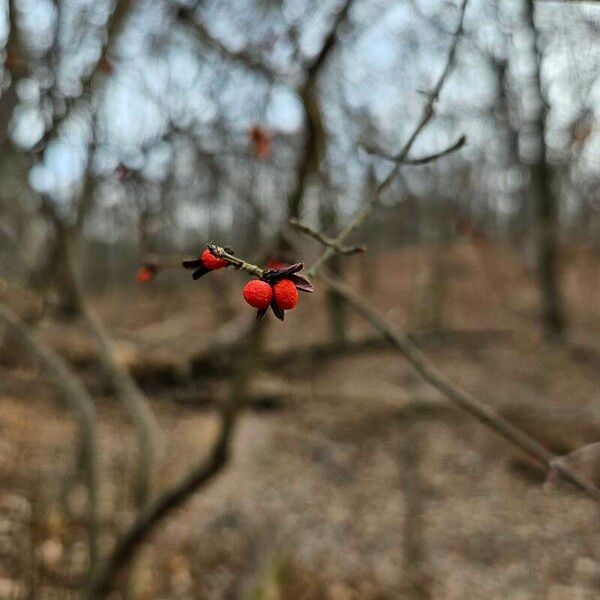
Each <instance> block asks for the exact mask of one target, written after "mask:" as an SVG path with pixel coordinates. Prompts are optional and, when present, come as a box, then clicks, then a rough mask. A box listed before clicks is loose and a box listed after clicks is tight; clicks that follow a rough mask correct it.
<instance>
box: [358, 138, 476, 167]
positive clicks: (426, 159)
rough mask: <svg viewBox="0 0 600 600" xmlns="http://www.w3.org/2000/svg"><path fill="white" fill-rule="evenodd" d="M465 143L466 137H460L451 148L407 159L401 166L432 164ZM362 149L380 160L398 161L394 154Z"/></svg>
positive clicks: (366, 147)
mask: <svg viewBox="0 0 600 600" xmlns="http://www.w3.org/2000/svg"><path fill="white" fill-rule="evenodd" d="M466 143H467V136H466V135H461V136H460V137H459V138H458V140H456V142H454V143H453V144H452V145H451V146H448V147H447V148H446V149H445V150H440V151H439V152H435V153H433V154H428V155H426V156H422V157H420V158H407V159H405V160H404V161H403V162H402V165H404V166H413V167H416V166H421V165H426V164H427V163H430V162H434V161H436V160H438V159H440V158H443V157H444V156H448V155H449V154H452V153H453V152H456V151H457V150H460V148H462V147H463V146H464V145H465V144H466ZM363 147H364V149H365V150H366V151H367V152H368V153H369V154H376V155H377V156H381V157H382V158H385V159H387V160H392V161H394V162H395V163H397V162H398V160H399V158H398V156H396V155H394V154H386V153H385V152H383V151H382V150H378V149H377V148H373V147H371V146H363Z"/></svg>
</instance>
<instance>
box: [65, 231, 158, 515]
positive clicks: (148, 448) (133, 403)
mask: <svg viewBox="0 0 600 600" xmlns="http://www.w3.org/2000/svg"><path fill="white" fill-rule="evenodd" d="M65 235H67V240H66V244H65V246H66V248H65V250H66V253H65V257H64V262H65V269H66V271H67V275H68V277H69V279H70V282H71V287H72V289H73V296H74V300H75V302H76V306H77V310H78V311H79V313H80V315H81V316H82V317H83V320H84V321H85V323H86V325H87V326H88V328H89V330H90V332H91V333H92V336H93V337H94V340H95V343H96V349H97V352H98V358H99V359H100V363H101V365H102V368H103V369H104V371H105V372H106V374H107V375H108V377H109V378H110V381H111V383H112V384H113V386H114V389H115V391H116V393H117V395H118V397H119V400H120V401H121V402H122V403H123V406H124V407H125V410H126V411H127V413H128V414H129V416H130V418H131V420H132V421H133V423H134V425H135V427H136V429H137V433H138V440H139V446H140V459H139V468H138V479H137V484H136V490H135V498H136V504H137V505H138V507H141V506H143V505H144V504H145V503H146V502H147V501H148V498H149V496H150V491H151V482H152V471H153V467H154V463H155V458H156V447H157V445H159V444H160V428H159V426H158V423H157V421H156V417H155V416H154V413H153V412H152V409H151V408H150V405H149V403H148V400H147V398H146V396H145V395H144V393H143V392H142V391H141V390H140V388H139V386H138V385H137V383H136V382H135V381H134V380H133V378H132V377H131V375H130V374H129V373H128V372H127V371H126V370H125V368H123V367H121V365H119V363H118V362H117V359H116V356H115V349H114V344H113V341H112V340H111V338H110V335H109V334H108V332H107V330H106V328H105V327H104V325H103V323H102V321H101V320H100V319H99V318H98V316H97V315H96V314H95V312H94V310H93V309H92V307H91V306H90V305H89V303H88V301H87V298H86V296H85V293H84V291H83V286H82V284H81V281H80V277H79V273H78V272H77V268H76V266H75V260H74V258H75V257H74V250H73V244H74V240H73V239H71V236H70V234H69V232H67V233H66V234H65Z"/></svg>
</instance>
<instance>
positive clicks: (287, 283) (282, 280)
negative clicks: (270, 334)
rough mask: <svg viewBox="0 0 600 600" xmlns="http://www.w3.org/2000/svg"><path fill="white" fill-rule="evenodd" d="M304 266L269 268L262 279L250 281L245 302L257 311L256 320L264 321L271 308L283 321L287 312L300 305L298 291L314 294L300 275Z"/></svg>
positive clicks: (306, 280)
mask: <svg viewBox="0 0 600 600" xmlns="http://www.w3.org/2000/svg"><path fill="white" fill-rule="evenodd" d="M303 266H304V265H303V264H302V263H296V264H293V265H289V266H285V267H283V268H281V269H273V268H268V269H266V270H265V271H263V274H262V277H261V279H254V280H252V281H249V282H248V283H247V284H246V285H245V287H244V292H243V293H244V300H246V302H247V303H248V304H249V305H250V306H253V307H254V308H256V309H257V313H256V318H257V319H262V318H263V317H264V316H265V315H266V314H267V310H268V309H269V307H270V308H271V309H272V310H273V313H274V314H275V316H276V317H277V318H278V319H280V320H281V321H283V319H284V317H285V311H286V310H292V309H293V308H295V307H296V305H297V304H298V290H300V291H302V292H312V291H313V286H312V284H311V283H310V281H308V279H306V277H304V276H303V275H299V274H298V271H300V270H302V267H303Z"/></svg>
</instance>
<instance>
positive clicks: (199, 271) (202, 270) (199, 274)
mask: <svg viewBox="0 0 600 600" xmlns="http://www.w3.org/2000/svg"><path fill="white" fill-rule="evenodd" d="M207 273H210V269H207V268H206V267H205V266H204V265H203V264H202V265H201V266H199V267H198V268H197V269H196V270H195V271H194V272H193V273H192V279H194V280H196V279H200V277H202V276H203V275H206V274H207Z"/></svg>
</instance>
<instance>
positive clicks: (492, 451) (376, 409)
mask: <svg viewBox="0 0 600 600" xmlns="http://www.w3.org/2000/svg"><path fill="white" fill-rule="evenodd" d="M565 254H566V252H565ZM432 255H433V253H432V252H426V251H423V249H416V248H406V249H401V250H397V251H394V252H388V253H385V254H381V255H379V256H378V257H377V258H376V259H373V262H370V263H369V262H366V260H367V259H365V260H362V259H359V260H356V261H355V262H354V263H352V270H353V272H352V274H351V277H352V278H353V279H354V280H355V283H356V285H357V286H358V288H359V289H362V290H363V292H362V293H363V294H365V296H368V297H369V298H370V299H371V300H372V302H373V304H374V305H375V306H377V307H378V308H380V309H381V310H383V311H384V312H385V313H386V315H387V316H388V318H389V319H390V320H392V321H393V322H394V323H395V324H397V325H398V327H402V328H410V329H411V330H415V329H419V328H423V327H425V328H426V329H427V330H428V332H429V333H430V334H431V335H429V334H428V335H425V336H423V339H422V343H421V345H422V348H423V349H424V350H425V352H426V353H427V355H428V356H429V357H430V358H431V360H432V361H433V362H434V363H435V364H436V365H437V366H438V367H439V368H440V369H442V370H443V371H444V372H445V373H446V374H448V376H449V377H450V378H451V379H452V380H453V381H454V382H456V383H457V384H459V385H460V386H461V387H463V388H464V389H466V390H468V391H470V392H471V393H473V394H474V395H476V396H477V397H479V398H480V399H482V400H484V401H485V402H487V403H489V404H490V405H492V406H495V407H497V408H498V409H499V410H501V411H502V412H503V414H505V415H506V416H507V417H508V418H510V419H511V420H513V421H514V422H516V423H518V424H519V425H520V426H521V427H523V428H525V429H526V430H527V431H529V432H530V433H531V434H532V435H534V436H535V437H536V438H537V439H539V440H540V441H542V442H543V443H544V444H546V445H547V446H548V447H550V448H551V449H552V450H553V451H555V452H560V453H562V452H568V451H570V450H573V449H575V448H578V447H580V446H582V445H584V444H587V443H590V442H596V441H600V417H599V416H598V415H599V414H600V412H599V411H598V408H597V406H598V401H599V398H598V390H599V386H600V302H598V298H599V294H600V257H599V256H597V255H596V256H595V255H593V254H592V253H591V252H590V251H588V250H585V249H583V248H577V249H573V250H570V251H569V253H568V255H567V256H565V260H564V268H563V273H562V281H563V288H564V290H565V292H566V295H567V310H568V314H569V318H570V335H569V341H568V343H566V344H563V345H548V344H545V343H543V341H542V337H541V334H540V329H539V323H538V318H537V307H538V300H537V295H536V288H535V280H534V278H533V277H532V275H531V274H530V273H528V272H527V270H526V269H525V267H524V266H523V265H524V262H523V260H522V257H520V256H517V255H516V254H515V253H513V251H511V250H509V249H507V248H502V249H501V248H497V247H491V246H489V247H488V246H487V245H481V246H478V247H476V246H473V245H472V244H468V243H464V244H459V245H456V246H455V247H453V248H452V249H451V250H445V251H444V252H443V253H442V254H441V255H439V256H437V258H435V261H434V262H435V264H436V265H437V267H438V272H439V273H440V274H441V275H442V277H443V280H439V282H441V285H439V286H438V287H437V289H438V292H439V293H437V294H436V295H437V297H438V300H439V302H438V306H439V309H440V311H439V313H438V315H437V319H436V321H437V324H436V323H435V322H432V321H431V319H432V318H433V317H432V316H431V314H429V316H428V315H427V313H428V312H429V313H431V312H432V311H433V309H431V310H429V311H428V310H427V308H428V307H427V305H426V303H424V301H423V298H431V290H432V286H431V281H432V278H431V276H430V275H431V273H430V272H429V271H428V270H427V269H426V265H428V264H434V262H432V260H433V259H432ZM211 277H215V278H216V277H220V278H221V280H220V281H221V282H225V281H231V280H232V279H235V277H232V278H231V279H227V277H228V275H227V274H226V273H221V272H219V273H215V274H214V275H211ZM236 281H237V280H236ZM222 285H225V284H224V283H222ZM210 287H211V286H210V284H209V283H206V282H205V280H200V282H198V283H196V284H194V283H192V282H191V281H190V282H189V284H188V283H187V280H184V279H180V282H179V284H178V285H177V286H167V287H165V286H161V285H160V282H157V285H156V286H148V287H145V288H141V287H140V288H136V289H127V290H125V289H123V290H119V291H116V292H114V293H111V294H105V295H103V296H101V297H98V298H96V299H95V300H94V304H95V306H96V308H97V310H98V312H99V313H100V314H101V316H102V317H103V318H104V320H105V322H106V324H107V326H108V328H109V329H110V331H111V333H112V334H113V336H114V338H115V339H116V340H117V341H118V342H119V352H120V353H121V355H122V356H121V359H122V360H123V361H124V363H127V364H131V365H137V366H136V367H135V368H134V372H135V369H137V370H138V375H140V374H142V375H143V373H144V369H146V370H149V371H150V372H151V373H152V372H161V373H167V374H170V375H169V377H165V378H163V379H161V380H159V381H152V378H151V377H150V378H148V377H146V378H144V377H142V376H141V375H140V380H141V381H143V382H144V384H145V385H146V386H147V387H146V389H147V391H148V394H149V396H150V397H151V400H152V407H153V409H154V410H155V412H156V414H157V417H158V420H159V423H160V426H161V429H162V433H163V437H164V442H165V444H164V449H163V453H162V456H161V460H160V466H159V469H158V473H157V476H156V478H155V482H154V483H155V487H156V489H157V490H159V489H163V488H164V487H165V486H167V485H168V484H169V482H172V481H174V480H175V479H176V478H177V477H178V476H179V475H180V474H182V473H184V472H185V471H186V469H188V468H189V467H190V466H191V465H193V464H195V462H197V461H198V460H200V459H201V458H202V457H203V456H205V454H206V451H207V449H208V448H209V446H210V443H211V441H212V440H213V439H214V436H215V433H216V429H217V417H216V414H215V411H214V406H215V405H214V403H213V402H211V398H212V396H214V397H215V398H217V397H220V396H222V395H223V393H225V392H226V389H227V381H226V380H221V379H219V378H218V377H216V376H211V377H208V376H207V377H202V376H201V375H202V374H201V373H200V374H198V373H195V379H194V380H193V381H191V380H190V375H189V373H190V371H189V364H190V361H191V360H192V358H193V357H194V356H195V355H197V354H201V353H202V350H203V349H204V348H206V347H207V345H208V340H209V339H210V336H211V333H212V332H214V331H215V329H216V327H217V325H219V324H220V323H219V321H220V319H221V320H222V314H223V312H224V310H225V307H222V306H220V305H218V303H217V302H216V300H215V299H216V298H218V297H221V298H225V297H227V296H225V295H221V296H219V295H218V294H224V292H223V290H222V289H221V290H220V291H219V292H218V294H214V293H213V292H212V291H211V290H210V289H209V288H210ZM233 291H235V293H232V295H231V301H230V303H231V307H232V308H233V310H234V311H235V312H239V313H247V316H248V319H252V318H253V313H252V311H251V310H250V309H249V308H248V307H247V306H246V305H245V304H244V303H243V300H242V299H241V294H240V293H239V290H238V289H237V287H236V288H235V290H233V289H232V290H231V292H233ZM323 296H324V294H323V293H321V292H319V291H317V292H316V293H315V294H314V295H313V296H312V297H308V296H302V297H301V299H300V300H301V305H300V306H299V307H298V309H296V310H295V311H293V312H290V313H289V314H288V315H287V317H286V321H285V323H280V322H275V319H271V322H270V324H269V328H270V332H269V333H270V335H269V347H270V349H271V350H272V351H273V352H278V351H281V350H284V349H286V348H287V349H289V348H292V349H298V350H300V349H302V348H306V347H307V346H309V345H311V344H319V343H321V342H323V341H324V340H326V339H327V318H326V311H325V310H323V305H324V298H323ZM429 308H431V307H429ZM221 309H223V310H221ZM434 312H435V311H434ZM427 319H429V323H428V322H427ZM432 327H435V328H436V331H435V332H433V333H431V331H430V330H431V329H432ZM437 329H439V331H437ZM38 331H39V333H40V335H41V336H42V337H43V338H44V339H45V340H46V341H48V342H49V343H51V344H52V345H53V346H54V347H55V348H56V349H58V350H59V351H60V352H61V353H62V354H63V355H65V356H66V357H67V358H69V360H71V361H72V362H73V364H74V365H76V367H77V368H78V369H79V371H80V372H81V373H82V375H83V376H84V378H85V380H86V382H87V383H88V385H89V386H90V389H91V390H92V391H93V392H94V393H95V395H96V397H97V398H98V402H97V407H98V414H99V421H100V425H99V440H100V454H101V475H102V486H101V512H102V524H103V533H102V539H101V543H102V547H103V550H104V551H106V550H107V549H108V548H110V546H111V545H112V544H113V542H114V539H115V536H116V535H117V534H118V532H119V531H122V530H123V529H124V528H125V527H126V525H127V523H129V522H130V521H131V518H132V515H133V512H132V493H131V484H130V482H131V481H132V478H133V475H134V473H135V460H136V444H135V440H136V437H135V431H134V429H133V427H132V426H131V424H130V422H129V421H128V419H127V416H126V414H125V413H124V411H123V410H122V408H121V407H120V406H119V405H118V404H117V403H116V402H115V401H114V399H112V398H111V397H110V395H109V394H108V392H107V390H106V389H105V386H104V385H103V382H102V379H101V377H100V376H99V375H98V369H97V367H96V366H95V364H94V362H93V350H92V346H91V342H90V340H89V339H88V337H87V336H86V335H85V332H84V330H83V329H82V328H81V327H80V326H78V325H76V324H75V325H74V324H65V323H62V324H61V323H56V322H54V321H49V320H48V321H46V320H44V321H43V322H41V323H40V324H39V327H38ZM348 335H349V337H350V338H351V339H352V340H356V339H363V338H365V337H366V336H371V335H372V334H371V333H370V332H369V330H368V327H367V326H365V325H364V324H362V323H361V322H360V321H359V320H358V319H356V318H354V317H351V318H349V319H348ZM5 348H6V347H5ZM90 357H91V358H90ZM3 359H5V360H4V362H5V363H8V364H4V366H0V600H4V599H20V598H30V599H35V600H38V599H39V600H49V599H60V600H62V599H65V600H66V599H68V598H76V597H78V595H77V590H78V588H79V587H80V585H81V577H82V573H83V572H84V571H85V569H86V561H87V557H86V546H85V532H84V529H83V527H82V525H81V516H80V515H81V513H82V506H84V505H85V497H84V493H83V492H82V490H80V489H78V488H75V489H74V490H72V491H71V492H70V494H69V496H68V498H67V500H66V501H63V500H61V490H62V487H63V482H64V479H65V477H66V476H67V475H68V474H69V472H70V470H71V469H72V467H73V449H74V447H75V443H76V427H75V422H74V420H73V418H72V416H71V415H70V414H69V413H68V412H67V411H66V409H64V408H63V406H62V405H61V402H60V398H59V397H58V396H57V395H56V394H55V393H54V391H53V389H52V387H51V385H50V384H49V382H48V381H47V380H46V379H45V378H44V377H43V375H42V374H41V373H40V372H39V371H38V370H37V369H36V368H35V367H34V366H32V364H31V363H30V362H29V361H28V360H27V359H25V358H23V357H22V355H20V354H19V353H18V352H17V351H16V350H13V351H11V355H10V356H6V355H5V356H4V357H3ZM252 389H253V390H254V392H253V393H254V394H255V395H256V397H261V398H263V399H264V398H265V397H266V398H268V399H270V401H269V402H262V403H261V402H256V403H255V404H253V405H252V406H251V408H249V409H248V410H247V411H246V412H245V413H244V415H243V417H242V419H241V422H240V424H239V429H238V431H237V432H236V435H235V443H234V449H233V455H232V460H231V462H230V464H229V465H228V466H227V468H226V469H225V471H224V472H223V473H222V474H221V475H220V476H219V477H218V478H217V479H216V480H215V481H214V482H212V483H211V484H210V485H209V486H208V487H207V488H205V489H203V490H202V491H201V492H200V493H198V494H197V495H196V496H195V497H193V498H192V499H191V500H190V501H189V502H188V503H187V504H186V505H185V507H183V508H182V509H180V510H178V511H177V512H176V514H174V515H172V516H171V517H169V518H168V520H167V521H166V522H165V523H164V524H162V525H161V527H160V528H159V530H158V531H157V532H156V533H155V534H154V535H153V536H152V538H151V540H150V541H149V543H147V544H146V545H145V546H144V549H143V551H142V552H141V553H140V554H139V556H138V558H137V560H136V562H135V568H134V570H133V574H132V576H131V578H130V580H129V597H130V598H132V599H136V600H137V599H139V600H141V599H158V598H161V599H169V600H170V599H173V600H176V599H177V600H184V599H210V600H213V599H215V600H217V599H237V598H240V599H245V598H253V599H257V600H276V599H279V600H295V599H298V600H313V599H314V600H321V599H323V600H350V599H361V600H362V599H365V600H376V599H377V600H384V599H404V598H406V599H426V598H433V599H436V600H437V599H440V600H458V599H460V600H471V599H473V600H480V599H481V598H486V600H496V599H498V600H500V599H502V600H509V599H510V600H517V599H519V600H525V599H527V600H528V599H535V600H537V599H550V600H563V599H574V600H577V599H582V600H583V599H588V598H589V599H592V598H598V597H600V526H599V521H598V516H599V514H598V509H597V507H596V506H595V505H594V504H592V503H591V502H590V501H589V500H587V499H586V498H585V497H582V496H581V495H579V494H578V493H577V492H575V491H574V490H571V489H569V488H568V487H564V488H563V487H559V488H554V487H549V486H548V485H547V484H545V483H544V480H545V474H544V473H543V472H542V471H541V470H540V469H539V468H537V467H536V466H535V465H533V464H531V463H529V462H528V461H527V460H525V459H524V458H523V457H522V456H520V455H519V454H518V453H517V452H516V451H514V450H513V449H511V448H510V447H509V446H508V445H507V444H506V443H505V442H504V441H503V440H502V439H499V438H497V437H496V436H495V435H494V434H492V433H490V432H488V431H487V430H485V429H483V428H482V426H481V425H479V424H478V423H475V422H474V421H472V420H471V419H470V418H469V417H467V416H463V415H462V414H461V413H459V412H458V411H457V410H455V409H453V408H452V407H450V406H449V405H448V404H447V402H446V401H444V400H443V399H442V398H440V397H439V396H438V395H437V394H436V393H435V392H434V391H433V390H431V389H430V388H429V387H428V386H426V385H425V384H424V383H422V382H421V381H420V380H419V379H418V378H417V377H416V376H415V374H414V373H413V372H412V370H411V368H410V367H409V366H408V365H407V364H406V363H405V362H404V361H403V360H402V358H401V357H399V356H398V355H397V354H395V353H393V352H391V351H389V350H387V349H385V348H383V347H380V346H378V347H375V348H374V349H365V350H364V351H361V352H359V351H357V352H352V353H346V354H342V355H336V354H331V355H328V356H327V357H321V358H319V360H317V361H310V360H308V361H304V362H302V363H301V364H296V363H295V361H294V359H293V358H289V359H288V360H287V361H285V362H284V363H283V364H280V365H279V366H278V367H277V368H273V369H271V370H269V371H266V370H263V371H261V372H260V373H258V374H257V376H256V378H255V380H254V383H253V387H252ZM195 397H197V398H198V402H197V403H195V402H194V398H195ZM595 406H596V408H594V407H595ZM599 475H600V474H599ZM66 507H68V508H69V511H70V513H71V514H70V515H68V516H67V514H66V511H65V508H66ZM119 597H121V596H119V595H116V594H115V595H114V598H119Z"/></svg>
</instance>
